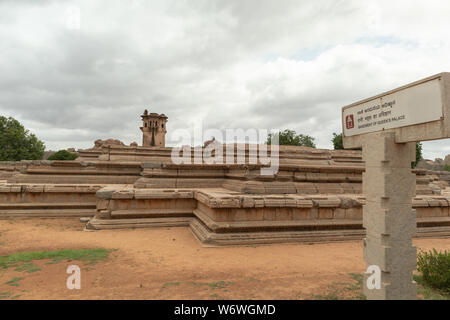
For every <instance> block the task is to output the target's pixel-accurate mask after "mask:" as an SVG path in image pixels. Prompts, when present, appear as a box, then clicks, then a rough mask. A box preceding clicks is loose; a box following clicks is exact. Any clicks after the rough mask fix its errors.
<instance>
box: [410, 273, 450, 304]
mask: <svg viewBox="0 0 450 320" xmlns="http://www.w3.org/2000/svg"><path fill="white" fill-rule="evenodd" d="M414 281H416V282H417V293H418V294H420V295H422V296H423V299H424V300H450V294H449V293H447V292H445V291H443V290H439V289H435V288H432V287H430V286H429V285H427V283H426V282H425V280H424V279H423V276H420V275H414Z"/></svg>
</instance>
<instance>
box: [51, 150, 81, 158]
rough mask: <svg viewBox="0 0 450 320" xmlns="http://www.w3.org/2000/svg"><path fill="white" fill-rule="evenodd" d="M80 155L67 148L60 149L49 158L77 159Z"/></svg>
mask: <svg viewBox="0 0 450 320" xmlns="http://www.w3.org/2000/svg"><path fill="white" fill-rule="evenodd" d="M76 158H78V155H77V154H75V153H72V152H69V151H67V150H59V151H58V152H56V153H54V154H52V155H51V156H50V157H48V160H75V159H76Z"/></svg>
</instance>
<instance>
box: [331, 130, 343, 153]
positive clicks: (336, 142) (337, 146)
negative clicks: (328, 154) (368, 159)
mask: <svg viewBox="0 0 450 320" xmlns="http://www.w3.org/2000/svg"><path fill="white" fill-rule="evenodd" d="M331 142H333V146H334V150H342V149H344V143H343V142H342V133H340V134H337V133H333V139H331Z"/></svg>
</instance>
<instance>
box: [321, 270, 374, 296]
mask: <svg viewBox="0 0 450 320" xmlns="http://www.w3.org/2000/svg"><path fill="white" fill-rule="evenodd" d="M349 275H350V277H351V278H352V279H353V280H354V281H355V282H354V283H351V284H349V283H337V282H333V283H332V284H331V285H329V286H328V288H329V292H328V293H327V294H325V295H313V299H315V300H345V299H351V300H366V296H365V295H364V294H363V293H362V291H363V280H364V275H363V274H360V273H349Z"/></svg>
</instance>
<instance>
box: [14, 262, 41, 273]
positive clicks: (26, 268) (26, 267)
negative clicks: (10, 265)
mask: <svg viewBox="0 0 450 320" xmlns="http://www.w3.org/2000/svg"><path fill="white" fill-rule="evenodd" d="M40 270H41V268H39V267H38V266H37V265H35V264H33V263H32V262H28V263H25V264H22V265H21V266H18V267H17V268H15V269H14V271H23V272H28V273H32V272H36V271H40Z"/></svg>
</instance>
